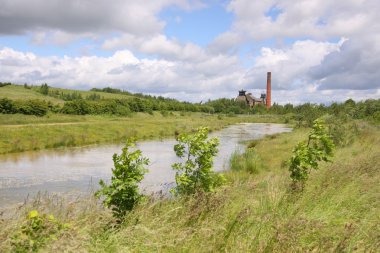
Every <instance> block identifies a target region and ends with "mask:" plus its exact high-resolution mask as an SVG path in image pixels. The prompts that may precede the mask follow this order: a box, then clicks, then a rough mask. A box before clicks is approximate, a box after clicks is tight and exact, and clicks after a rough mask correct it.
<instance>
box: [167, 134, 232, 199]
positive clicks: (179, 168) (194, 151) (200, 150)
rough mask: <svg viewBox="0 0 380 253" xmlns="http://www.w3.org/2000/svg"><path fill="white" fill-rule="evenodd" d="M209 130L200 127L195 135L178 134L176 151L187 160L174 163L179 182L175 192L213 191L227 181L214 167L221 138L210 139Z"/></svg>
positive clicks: (181, 193) (180, 193)
mask: <svg viewBox="0 0 380 253" xmlns="http://www.w3.org/2000/svg"><path fill="white" fill-rule="evenodd" d="M208 132H209V130H208V128H207V127H200V128H198V129H197V132H196V133H195V134H193V135H190V134H180V135H178V136H177V138H176V139H177V141H178V144H176V145H174V151H175V153H176V155H177V156H178V157H179V158H182V159H184V160H185V161H184V162H183V163H181V162H179V163H175V164H173V165H172V168H173V169H174V170H176V176H175V180H176V183H177V186H176V187H175V188H174V189H172V192H173V193H174V194H179V195H187V194H193V193H195V192H197V191H199V190H201V191H205V192H211V191H214V189H215V188H216V187H218V186H220V185H221V184H223V182H224V181H225V179H224V176H223V175H222V174H218V173H215V172H214V171H213V167H212V166H213V160H214V157H215V156H216V154H217V153H218V149H217V147H218V145H219V139H218V138H211V139H208Z"/></svg>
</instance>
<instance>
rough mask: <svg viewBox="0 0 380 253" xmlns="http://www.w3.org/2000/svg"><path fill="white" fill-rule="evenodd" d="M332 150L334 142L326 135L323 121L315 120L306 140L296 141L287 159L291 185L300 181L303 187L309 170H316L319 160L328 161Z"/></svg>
mask: <svg viewBox="0 0 380 253" xmlns="http://www.w3.org/2000/svg"><path fill="white" fill-rule="evenodd" d="M333 150H334V143H333V141H332V139H331V138H330V136H329V135H328V133H327V130H326V128H325V126H324V124H323V121H322V120H319V119H317V120H315V121H314V124H313V127H312V130H311V132H310V134H309V136H308V140H307V142H300V143H298V144H297V145H296V147H295V148H294V149H293V155H292V157H291V158H290V160H289V171H290V177H291V179H292V180H293V186H296V185H297V183H300V184H301V187H302V188H303V187H304V184H305V182H306V180H307V179H308V177H309V174H310V170H311V169H315V170H317V169H318V168H319V167H318V162H320V161H326V162H328V161H330V158H331V157H332V156H333Z"/></svg>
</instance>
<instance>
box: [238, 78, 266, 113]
mask: <svg viewBox="0 0 380 253" xmlns="http://www.w3.org/2000/svg"><path fill="white" fill-rule="evenodd" d="M271 82H272V74H271V72H268V73H267V93H266V94H264V93H263V94H261V96H260V98H255V97H254V96H253V95H252V93H246V92H247V91H245V90H240V91H239V96H238V97H237V98H236V101H244V102H246V103H247V105H248V106H250V107H253V106H255V105H259V104H263V105H265V106H266V107H267V108H270V107H271Z"/></svg>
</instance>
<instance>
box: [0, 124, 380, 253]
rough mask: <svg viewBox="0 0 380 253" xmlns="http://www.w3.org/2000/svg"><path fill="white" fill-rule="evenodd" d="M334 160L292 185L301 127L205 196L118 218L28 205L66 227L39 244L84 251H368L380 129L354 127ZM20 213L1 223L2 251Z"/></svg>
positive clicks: (84, 208) (62, 206)
mask: <svg viewBox="0 0 380 253" xmlns="http://www.w3.org/2000/svg"><path fill="white" fill-rule="evenodd" d="M361 127H362V129H361V130H360V135H359V136H358V138H357V139H356V141H355V142H353V143H352V144H351V145H349V146H347V147H344V148H339V149H338V150H337V151H336V154H335V159H334V162H333V163H324V164H322V166H321V168H320V170H319V171H314V172H313V173H312V174H311V175H310V178H309V181H308V182H307V184H306V186H305V189H304V191H303V192H302V193H294V192H292V191H290V190H289V189H290V178H289V173H288V171H287V168H286V166H284V161H286V160H287V159H288V158H289V156H290V155H291V149H292V147H294V145H295V144H296V143H297V142H299V141H300V140H304V139H305V138H306V136H307V133H308V130H305V129H301V130H296V131H294V132H292V133H286V134H280V135H276V137H274V138H269V137H268V138H265V139H264V140H262V141H259V142H257V143H255V150H256V154H255V155H256V156H258V157H259V158H260V160H261V161H262V165H260V168H259V170H258V171H257V173H249V172H247V171H245V170H232V171H230V172H228V173H227V174H226V177H227V179H228V183H227V185H226V186H225V187H223V188H222V189H220V190H218V191H217V192H215V193H212V194H199V195H196V196H193V197H189V198H178V199H156V200H153V199H150V200H147V201H146V202H144V203H142V204H141V205H140V206H138V207H137V208H136V209H135V210H134V211H133V212H131V213H130V214H129V215H128V216H127V217H126V220H125V222H124V223H123V224H122V225H121V226H115V225H113V224H115V223H114V220H113V218H112V216H111V214H110V212H109V210H106V209H103V208H102V207H101V205H100V204H99V203H98V202H97V201H96V200H93V199H84V200H77V201H76V202H71V203H65V202H61V201H62V200H61V199H60V198H51V197H50V198H37V200H36V201H35V202H34V203H31V204H30V205H29V206H27V207H24V208H22V209H21V210H22V211H20V212H19V213H18V214H21V215H24V212H25V211H27V210H30V209H38V210H39V211H40V212H41V213H43V212H44V213H53V214H54V215H55V216H56V217H59V219H60V220H62V222H68V223H70V224H71V228H70V229H69V230H68V231H65V232H64V234H63V235H61V236H60V238H59V240H56V241H51V242H50V243H49V244H48V245H47V246H46V248H45V249H44V250H45V251H47V252H49V251H53V250H54V251H64V250H66V251H80V250H82V251H90V252H308V251H311V252H353V251H358V252H376V251H377V250H378V249H379V248H380V240H379V234H380V233H379V232H380V217H379V214H380V196H379V192H380V173H379V172H380V155H379V150H380V129H379V128H376V127H370V126H366V125H362V126H361ZM22 220H23V218H22V217H21V218H20V217H18V216H17V215H15V216H14V218H13V219H4V220H3V221H0V225H1V227H2V230H1V231H0V249H2V251H5V252H7V251H11V246H10V241H11V239H10V238H11V235H12V234H14V233H16V232H17V231H18V229H19V225H20V224H21V222H22Z"/></svg>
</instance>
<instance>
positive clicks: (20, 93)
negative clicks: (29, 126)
mask: <svg viewBox="0 0 380 253" xmlns="http://www.w3.org/2000/svg"><path fill="white" fill-rule="evenodd" d="M38 89H39V87H33V88H31V89H25V88H24V86H22V85H13V84H12V85H7V86H4V87H0V98H8V99H21V100H23V99H42V100H46V101H50V102H52V103H54V104H63V103H64V101H63V100H62V99H59V98H54V97H51V96H46V95H43V94H41V93H39V92H38ZM49 90H50V91H51V92H55V91H58V92H59V93H64V94H72V93H77V94H80V95H81V96H82V97H83V98H85V97H86V96H89V95H91V94H97V95H99V96H100V97H101V98H105V99H109V98H113V99H121V98H132V97H133V96H130V95H126V94H113V93H106V92H97V91H82V90H70V89H62V88H54V87H49Z"/></svg>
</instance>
